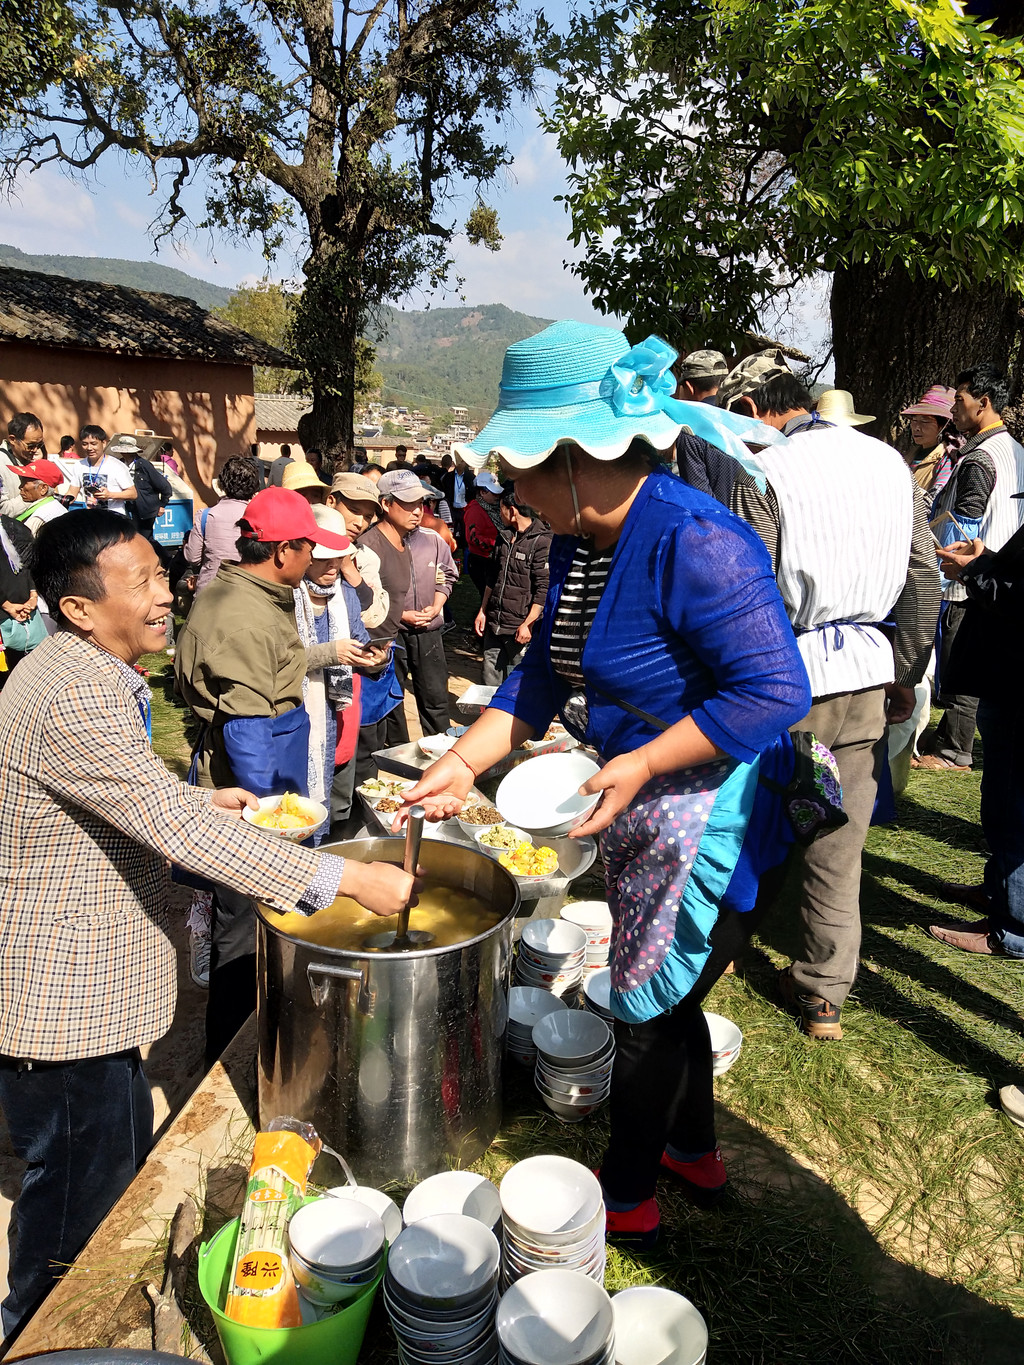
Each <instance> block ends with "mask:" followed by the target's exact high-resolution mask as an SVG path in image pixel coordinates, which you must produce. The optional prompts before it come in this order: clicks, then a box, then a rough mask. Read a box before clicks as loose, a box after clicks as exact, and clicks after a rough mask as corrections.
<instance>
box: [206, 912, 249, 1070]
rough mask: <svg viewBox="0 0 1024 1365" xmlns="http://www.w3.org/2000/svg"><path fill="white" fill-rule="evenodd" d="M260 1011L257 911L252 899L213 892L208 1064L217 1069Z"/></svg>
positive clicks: (207, 1035)
mask: <svg viewBox="0 0 1024 1365" xmlns="http://www.w3.org/2000/svg"><path fill="white" fill-rule="evenodd" d="M255 1008H256V911H255V910H254V909H253V903H252V901H251V900H250V899H249V897H248V896H243V895H241V894H240V893H239V892H237V891H232V890H231V889H230V888H229V887H226V886H216V887H214V889H213V918H212V921H211V924H210V989H209V992H208V994H207V997H206V1065H207V1066H208V1067H211V1066H213V1064H214V1062H215V1061H216V1060H217V1059H218V1057H219V1056H220V1055H221V1053H222V1052H223V1051H224V1049H225V1048H226V1047H227V1045H228V1044H229V1043H230V1042H231V1040H232V1038H233V1037H234V1036H235V1034H236V1033H237V1032H238V1030H239V1029H240V1028H241V1027H242V1025H243V1024H244V1023H245V1021H246V1020H247V1019H248V1017H249V1015H250V1014H252V1012H253V1010H254V1009H255Z"/></svg>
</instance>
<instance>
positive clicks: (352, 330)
mask: <svg viewBox="0 0 1024 1365" xmlns="http://www.w3.org/2000/svg"><path fill="white" fill-rule="evenodd" d="M41 2H42V0H39V3H41ZM74 11H75V14H76V21H77V22H79V23H80V25H81V28H82V30H83V32H85V33H87V35H88V40H89V41H88V42H85V41H84V40H79V39H76V40H75V46H74V59H73V60H70V61H66V62H63V63H61V64H60V66H59V67H57V68H56V69H55V70H53V71H52V73H50V77H49V79H48V80H47V82H46V88H45V91H43V92H41V93H37V92H36V91H35V90H34V89H27V90H26V89H21V88H16V89H14V90H13V91H12V92H6V91H5V95H6V94H8V93H10V95H11V100H10V107H11V113H12V117H11V119H10V121H9V125H8V127H7V131H6V136H5V137H4V138H3V143H2V146H0V153H2V155H3V158H4V162H3V164H4V166H5V168H6V172H7V175H8V176H9V177H12V176H13V175H15V174H17V172H18V171H19V170H20V169H22V168H25V167H34V166H39V165H43V164H45V163H47V162H54V161H55V162H58V163H61V164H62V165H64V166H66V167H69V168H72V169H79V170H82V169H88V168H90V167H93V166H95V165H96V164H97V163H98V162H99V161H100V160H101V159H102V158H103V157H104V156H105V155H106V154H107V153H109V152H118V151H119V152H122V153H127V154H128V155H129V156H130V157H133V158H136V159H137V160H139V161H140V162H141V163H143V165H144V166H145V167H147V168H148V170H149V172H150V174H151V176H152V178H153V181H154V184H155V186H156V187H157V188H158V190H159V191H160V192H161V195H162V198H161V203H162V205H163V210H162V216H161V219H160V228H159V233H173V232H176V231H180V230H183V229H184V227H185V225H186V221H187V220H188V218H189V205H190V204H191V202H192V200H191V198H190V197H189V189H190V186H192V185H193V182H195V181H196V180H197V176H198V178H199V183H200V185H201V186H202V187H203V194H204V198H205V211H204V212H202V213H200V214H197V215H196V217H198V218H199V219H200V222H199V226H201V227H209V228H213V229H215V230H218V231H223V232H225V233H229V234H231V233H234V234H237V235H240V236H243V237H248V236H256V237H257V238H259V239H260V240H261V241H262V242H263V245H264V250H265V252H266V253H267V255H268V257H270V256H272V255H273V253H274V252H275V251H276V250H277V249H278V248H279V247H280V246H281V244H282V242H283V241H284V240H285V238H286V236H287V235H288V233H289V231H290V230H291V229H292V228H296V229H298V230H299V232H300V233H301V237H302V240H304V241H305V243H306V245H307V250H306V253H305V261H304V265H303V271H304V275H305V283H304V288H303V290H302V294H301V298H300V299H299V300H298V302H297V306H296V315H295V321H294V327H293V331H292V342H293V344H292V347H291V350H292V353H293V354H294V355H295V358H296V360H297V361H298V362H299V365H300V373H301V375H302V379H303V382H304V383H305V384H307V385H308V386H309V388H310V390H311V392H312V395H313V403H314V408H313V419H312V427H313V431H314V434H315V438H316V442H315V443H316V444H317V445H318V446H319V447H320V448H321V449H322V450H324V451H325V453H334V452H337V451H339V450H347V449H349V448H350V447H351V424H352V405H353V400H354V391H355V371H356V365H357V359H358V350H359V348H358V344H357V343H358V341H359V338H360V337H361V336H363V335H364V334H365V332H366V329H367V325H368V323H369V321H370V319H371V318H372V317H373V316H374V314H375V312H376V311H377V310H378V309H379V308H380V306H381V305H382V304H384V303H386V302H387V301H388V300H392V299H396V298H399V297H401V296H403V295H404V294H405V293H406V292H407V291H408V290H409V289H410V288H411V287H412V286H413V285H415V284H418V283H425V284H426V285H427V286H435V285H437V284H438V283H439V282H440V281H441V280H442V279H443V278H444V277H445V276H446V274H447V273H448V271H449V268H450V254H449V243H450V241H451V238H452V236H453V234H454V232H455V229H456V223H455V220H454V217H453V205H454V202H455V200H456V199H457V197H458V194H459V192H460V190H461V187H462V186H463V185H467V186H468V187H469V188H470V190H471V192H472V191H482V190H483V189H484V188H485V187H486V186H487V185H489V184H490V183H491V182H492V181H493V180H494V178H495V177H496V176H497V175H498V173H499V172H500V171H501V169H502V167H504V166H505V165H506V164H507V163H508V161H509V159H510V158H509V153H508V151H507V148H506V145H505V142H504V140H503V138H502V137H501V135H500V134H501V129H500V127H498V125H499V124H500V122H501V120H502V118H503V116H504V115H505V114H506V113H507V112H508V111H509V110H510V109H511V108H512V107H513V105H514V104H515V103H516V102H517V101H518V100H520V99H522V98H523V97H525V96H526V95H528V94H529V92H530V90H531V89H532V72H533V52H532V48H531V43H530V39H529V36H528V33H527V31H526V25H525V21H524V20H523V19H522V18H521V17H520V15H519V13H518V10H517V6H516V0H368V3H367V4H366V5H365V6H361V7H356V6H353V5H351V4H349V3H348V2H347V0H345V2H344V3H340V4H333V3H330V0H218V2H217V3H215V4H210V3H208V2H207V0H116V3H105V4H104V3H100V0H74ZM473 214H474V216H473V221H472V223H471V230H473V231H474V233H475V235H476V236H478V237H480V238H481V240H488V239H490V240H493V238H494V232H495V231H496V225H494V224H491V225H490V228H488V225H487V223H486V222H485V221H483V220H481V218H480V208H479V205H478V204H477V199H476V197H474V210H473ZM481 227H482V228H483V229H484V231H483V232H481V231H480V228H481ZM491 229H493V231H492V230H491Z"/></svg>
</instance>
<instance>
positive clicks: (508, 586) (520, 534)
mask: <svg viewBox="0 0 1024 1365" xmlns="http://www.w3.org/2000/svg"><path fill="white" fill-rule="evenodd" d="M500 509H501V520H502V524H503V525H504V526H505V528H506V534H505V535H504V536H502V537H500V538H499V540H498V544H497V548H496V549H495V552H494V557H493V558H492V560H491V563H490V572H489V574H488V580H487V585H486V587H485V588H484V596H483V601H482V602H481V604H480V610H479V612H477V616H476V620H475V621H474V623H473V627H474V629H475V631H476V633H477V635H480V636H482V637H483V642H484V669H483V678H484V686H485V687H499V686H500V685H501V684H502V683H503V682H504V681H505V679H506V678H507V677H508V675H509V674H510V673H511V672H512V670H513V669H514V668H515V666H516V664H518V662H519V660H520V659H521V658H522V657H523V654H524V653H525V651H526V646H527V645H528V644H529V643H530V640H531V638H532V635H533V624H534V622H535V621H538V620H540V616H541V613H542V612H543V610H544V599H545V597H546V596H547V591H548V548H549V546H550V544H551V532H550V531H549V530H548V529H547V527H546V526H545V525H544V524H543V523H542V522H540V521H539V520H537V518H536V517H534V515H533V513H532V512H531V511H530V509H529V508H527V507H524V506H523V504H522V503H519V502H517V501H516V495H515V489H514V488H509V489H507V490H506V491H505V492H504V493H503V494H502V496H501V504H500Z"/></svg>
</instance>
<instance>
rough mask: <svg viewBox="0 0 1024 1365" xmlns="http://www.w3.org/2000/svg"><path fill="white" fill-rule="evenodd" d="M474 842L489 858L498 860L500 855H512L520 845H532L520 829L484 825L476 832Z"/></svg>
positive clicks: (507, 826)
mask: <svg viewBox="0 0 1024 1365" xmlns="http://www.w3.org/2000/svg"><path fill="white" fill-rule="evenodd" d="M476 841H477V843H478V844H479V845H480V847H481V848H482V849H483V851H484V852H485V853H486V854H488V855H489V857H491V858H498V857H500V856H501V854H502V853H514V852H515V850H516V849H517V848H518V847H519V846H520V844H532V843H533V840H532V839H531V838H530V836H529V835H528V834H524V833H523V831H522V830H521V829H513V828H512V826H511V825H486V826H485V827H484V828H483V829H482V830H479V831H478V832H477V836H476Z"/></svg>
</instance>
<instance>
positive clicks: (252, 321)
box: [213, 280, 300, 393]
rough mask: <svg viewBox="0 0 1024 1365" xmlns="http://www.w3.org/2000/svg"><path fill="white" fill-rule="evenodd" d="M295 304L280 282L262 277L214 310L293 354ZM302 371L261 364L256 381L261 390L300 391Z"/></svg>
mask: <svg viewBox="0 0 1024 1365" xmlns="http://www.w3.org/2000/svg"><path fill="white" fill-rule="evenodd" d="M294 309H295V304H294V300H293V298H292V296H291V295H289V294H287V293H286V292H285V291H284V290H283V289H282V288H281V286H280V285H279V284H272V283H271V282H270V281H269V280H260V281H259V282H258V283H257V284H255V285H244V284H243V285H239V287H238V288H237V289H236V290H235V292H234V293H233V294H232V295H231V297H230V299H228V301H227V303H225V304H224V305H223V307H221V308H214V309H213V312H214V313H216V314H217V316H218V317H222V318H223V319H224V321H225V322H230V323H232V324H233V325H234V326H235V327H240V328H241V329H242V331H243V332H248V333H249V335H250V336H254V337H258V338H259V340H260V341H265V342H266V343H267V344H268V345H269V346H276V347H277V349H278V350H279V351H283V352H284V353H285V355H287V354H289V344H290V334H291V325H292V315H293V313H294ZM298 378H299V375H298V371H297V370H295V369H278V368H273V367H271V366H269V365H257V366H256V367H255V369H254V370H253V381H254V383H255V386H256V392H257V393H297V392H300V389H299V388H298V387H297V385H298Z"/></svg>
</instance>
